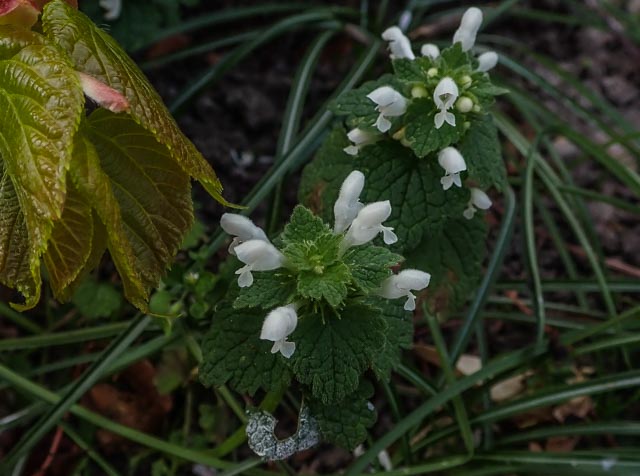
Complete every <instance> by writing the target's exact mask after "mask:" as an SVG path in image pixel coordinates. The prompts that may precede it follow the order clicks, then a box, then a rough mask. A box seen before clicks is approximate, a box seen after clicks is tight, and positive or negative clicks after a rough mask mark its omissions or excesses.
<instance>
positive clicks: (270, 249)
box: [235, 240, 284, 288]
mask: <svg viewBox="0 0 640 476" xmlns="http://www.w3.org/2000/svg"><path fill="white" fill-rule="evenodd" d="M235 252H236V256H237V257H238V259H239V260H240V261H242V262H243V263H244V264H245V266H243V267H242V268H240V269H239V270H237V271H236V274H239V275H240V276H239V277H238V286H240V287H241V288H248V287H249V286H251V285H252V284H253V275H252V274H251V271H271V270H272V269H278V268H280V267H281V266H282V265H283V264H284V255H283V254H282V253H280V252H279V251H278V250H277V249H276V247H275V246H273V245H272V244H271V243H267V242H266V241H262V240H249V241H245V242H244V243H242V244H240V245H238V246H236V248H235Z"/></svg>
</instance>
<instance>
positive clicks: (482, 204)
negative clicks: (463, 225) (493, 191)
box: [462, 188, 492, 220]
mask: <svg viewBox="0 0 640 476" xmlns="http://www.w3.org/2000/svg"><path fill="white" fill-rule="evenodd" d="M491 204H492V202H491V199H490V198H489V196H488V195H487V194H486V193H485V192H483V191H482V190H480V189H479V188H472V189H471V197H470V198H469V203H468V204H467V208H466V209H465V211H464V212H462V215H463V216H464V217H465V218H466V219H467V220H471V219H472V218H473V216H474V215H475V214H476V210H477V209H479V210H488V209H489V208H491Z"/></svg>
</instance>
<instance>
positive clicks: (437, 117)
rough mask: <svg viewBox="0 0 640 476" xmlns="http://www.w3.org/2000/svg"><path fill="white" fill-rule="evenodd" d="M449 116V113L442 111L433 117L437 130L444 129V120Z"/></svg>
mask: <svg viewBox="0 0 640 476" xmlns="http://www.w3.org/2000/svg"><path fill="white" fill-rule="evenodd" d="M446 114H447V111H440V112H437V113H436V115H435V116H434V117H433V122H434V123H435V125H436V129H440V128H441V127H442V125H443V124H444V118H445V116H446Z"/></svg>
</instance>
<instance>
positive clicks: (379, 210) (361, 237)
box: [343, 200, 398, 248]
mask: <svg viewBox="0 0 640 476" xmlns="http://www.w3.org/2000/svg"><path fill="white" fill-rule="evenodd" d="M390 215H391V202H389V200H385V201H382V202H374V203H370V204H368V205H365V206H364V207H363V208H362V209H361V210H360V211H359V212H358V214H357V216H356V217H355V219H354V220H353V222H352V223H351V226H350V227H349V230H348V231H347V234H346V235H345V237H344V240H343V246H346V247H347V248H348V247H350V246H359V245H363V244H365V243H368V242H369V241H371V240H373V239H374V238H375V237H376V236H377V235H378V233H382V238H383V240H384V242H385V243H386V244H387V245H391V244H393V243H395V242H397V241H398V237H397V236H396V234H395V233H394V232H393V228H390V227H387V226H384V225H383V224H382V222H384V221H385V220H386V219H387V218H389V216H390Z"/></svg>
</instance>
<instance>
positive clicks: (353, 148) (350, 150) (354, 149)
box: [342, 145, 360, 155]
mask: <svg viewBox="0 0 640 476" xmlns="http://www.w3.org/2000/svg"><path fill="white" fill-rule="evenodd" d="M342 150H344V152H345V153H346V154H348V155H358V152H359V151H360V147H358V146H357V145H348V146H347V147H345V148H344V149H342Z"/></svg>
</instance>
